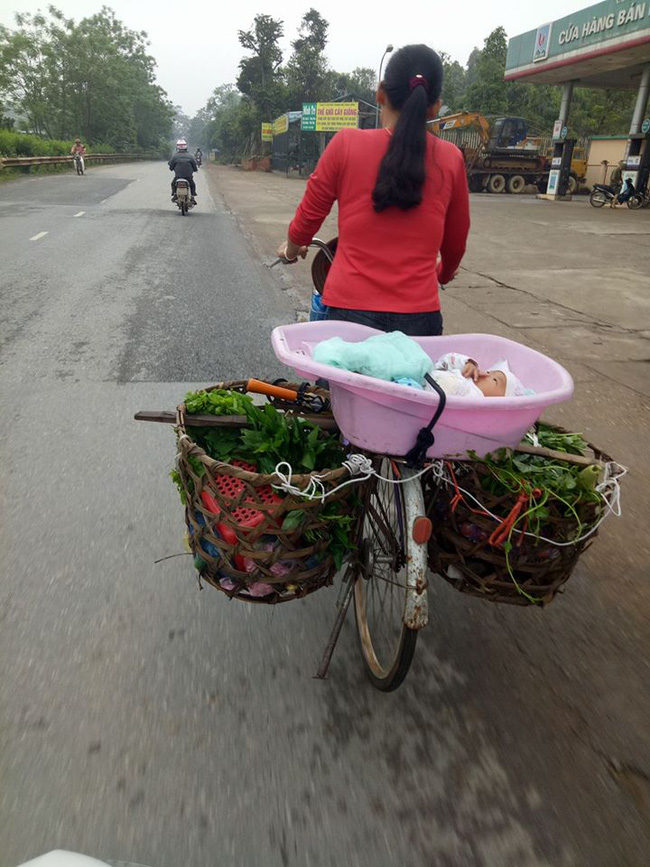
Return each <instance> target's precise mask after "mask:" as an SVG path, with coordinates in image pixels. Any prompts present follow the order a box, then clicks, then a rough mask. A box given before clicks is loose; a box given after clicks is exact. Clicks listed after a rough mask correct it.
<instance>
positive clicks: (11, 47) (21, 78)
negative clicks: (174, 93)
mask: <svg viewBox="0 0 650 867" xmlns="http://www.w3.org/2000/svg"><path fill="white" fill-rule="evenodd" d="M15 20H16V28H15V29H14V30H9V29H8V28H0V99H1V100H3V101H4V102H6V103H8V104H9V105H10V106H11V107H12V109H13V110H14V111H15V112H16V114H17V115H18V116H20V117H23V118H25V126H26V127H27V128H28V129H29V130H30V131H32V132H36V133H38V134H39V135H42V136H47V137H49V138H53V137H57V136H58V137H60V138H69V137H71V136H74V135H77V134H78V135H81V136H83V137H84V138H85V139H86V140H87V141H89V142H91V143H92V142H105V143H108V144H112V145H114V146H115V147H118V148H120V147H123V148H126V147H132V146H134V145H140V146H141V147H148V148H149V147H156V146H157V145H158V144H159V143H160V142H161V141H162V140H163V139H165V138H166V137H167V136H168V135H169V131H170V125H171V117H172V112H171V106H170V104H169V101H168V99H167V97H166V94H165V93H164V91H162V89H161V88H160V87H159V86H158V85H157V84H156V82H155V62H154V60H153V58H152V57H150V56H149V54H148V53H147V46H148V42H147V36H146V33H143V32H135V31H132V30H129V29H128V28H126V27H125V26H124V24H123V23H122V22H121V21H119V19H117V18H116V16H115V13H114V12H113V11H112V10H111V9H109V8H107V7H103V8H102V10H101V11H100V12H99V13H97V14H95V15H93V16H91V17H89V18H84V19H82V20H81V21H80V22H79V23H78V24H76V23H75V22H74V20H72V19H69V18H66V17H65V16H64V15H63V13H62V12H61V11H60V10H58V9H57V8H56V7H54V6H50V7H49V9H48V14H47V15H44V14H42V13H40V12H39V13H37V14H36V15H16V16H15Z"/></svg>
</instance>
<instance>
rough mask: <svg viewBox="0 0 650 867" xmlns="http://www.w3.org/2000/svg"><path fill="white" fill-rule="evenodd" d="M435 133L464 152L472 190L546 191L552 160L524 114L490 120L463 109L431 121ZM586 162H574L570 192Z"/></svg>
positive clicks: (429, 124)
mask: <svg viewBox="0 0 650 867" xmlns="http://www.w3.org/2000/svg"><path fill="white" fill-rule="evenodd" d="M427 126H428V129H429V131H430V132H431V133H433V134H434V135H437V136H440V137H441V138H445V139H448V140H450V141H452V142H453V143H454V144H456V145H457V146H458V147H459V148H460V150H461V151H462V153H463V157H464V159H465V165H466V167H467V179H468V183H469V188H470V190H472V192H480V191H481V190H485V189H486V190H488V192H490V193H503V192H508V193H523V192H524V190H525V188H526V186H527V185H528V184H535V186H536V187H537V188H538V189H539V190H540V191H541V192H546V185H547V182H548V173H549V169H550V159H549V157H548V156H547V154H545V153H542V149H543V142H542V139H541V138H540V136H533V135H530V134H529V132H528V127H527V125H526V121H525V120H524V119H523V117H496V118H494V119H492V120H488V119H487V118H486V117H484V116H483V115H482V114H479V113H478V112H474V111H461V112H458V113H457V114H448V115H446V116H445V117H438V118H436V119H435V120H432V121H429V123H428V125H427ZM585 164H586V161H585V160H584V159H583V160H580V159H574V160H573V161H572V163H571V179H570V182H569V191H570V192H575V191H576V190H577V188H578V184H579V181H580V180H582V177H583V176H584V172H585V170H586V165H585Z"/></svg>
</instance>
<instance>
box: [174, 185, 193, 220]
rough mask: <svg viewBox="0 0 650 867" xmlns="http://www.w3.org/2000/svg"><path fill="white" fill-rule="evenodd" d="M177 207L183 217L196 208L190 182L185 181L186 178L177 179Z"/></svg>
mask: <svg viewBox="0 0 650 867" xmlns="http://www.w3.org/2000/svg"><path fill="white" fill-rule="evenodd" d="M174 201H175V202H176V205H177V206H178V209H179V210H180V212H181V216H183V217H184V216H185V214H187V213H188V211H191V210H192V208H193V207H194V204H193V203H192V194H191V192H190V182H189V181H187V180H185V178H177V179H176V193H175V199H174Z"/></svg>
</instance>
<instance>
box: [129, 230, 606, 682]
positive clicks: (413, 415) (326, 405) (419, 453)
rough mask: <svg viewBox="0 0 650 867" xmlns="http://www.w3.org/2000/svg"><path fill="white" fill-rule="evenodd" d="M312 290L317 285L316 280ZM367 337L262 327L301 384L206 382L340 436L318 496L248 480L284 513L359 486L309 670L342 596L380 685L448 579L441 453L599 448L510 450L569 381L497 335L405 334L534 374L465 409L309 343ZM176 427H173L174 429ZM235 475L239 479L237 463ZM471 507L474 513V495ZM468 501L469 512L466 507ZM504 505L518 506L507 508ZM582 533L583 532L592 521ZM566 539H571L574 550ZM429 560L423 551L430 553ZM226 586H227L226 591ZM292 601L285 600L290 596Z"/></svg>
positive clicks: (279, 481)
mask: <svg viewBox="0 0 650 867" xmlns="http://www.w3.org/2000/svg"><path fill="white" fill-rule="evenodd" d="M315 246H317V247H319V248H320V250H321V251H323V246H327V245H323V242H321V241H318V242H315ZM329 252H330V253H331V250H330V251H329ZM281 261H286V260H283V259H282V258H280V259H279V260H276V262H274V263H272V264H274V265H275V264H277V262H281ZM312 276H313V272H312ZM315 288H318V287H317V285H316V284H315ZM376 333H377V332H375V331H374V330H373V329H368V328H366V327H365V326H361V325H356V324H353V323H346V322H337V321H312V322H304V323H294V324H290V325H286V326H278V327H277V328H275V329H274V331H273V333H272V345H273V349H274V352H275V355H276V357H277V358H278V359H279V360H280V361H281V362H283V363H284V364H285V365H287V366H288V367H290V368H292V369H293V370H294V371H295V372H296V373H297V374H298V376H299V377H300V379H302V380H303V384H302V385H295V386H294V385H290V384H287V383H286V382H285V381H276V382H275V383H265V382H260V381H259V380H248V381H242V382H241V383H240V382H237V383H230V384H224V383H221V384H220V385H218V386H214V387H213V388H218V389H228V388H233V387H235V388H236V389H237V390H238V391H243V392H244V393H247V392H251V393H258V394H265V395H267V396H268V397H270V398H273V399H274V403H275V406H276V408H278V409H280V410H282V411H285V412H289V413H290V414H291V415H294V416H295V415H302V416H304V418H305V419H307V420H309V421H310V422H312V423H316V424H318V425H319V426H321V427H322V428H323V429H324V430H328V431H334V432H335V433H336V434H337V435H338V436H340V437H341V439H342V440H343V442H344V443H345V444H346V446H347V449H348V451H347V458H346V459H345V461H344V463H343V466H342V467H339V468H335V469H333V470H328V471H327V472H326V474H325V475H322V476H321V477H320V478H321V479H323V480H325V478H326V476H329V477H330V479H331V477H332V474H333V473H335V474H336V479H337V481H336V483H335V485H336V486H335V487H332V486H331V485H330V486H329V487H328V488H327V493H326V491H325V487H324V486H323V485H322V484H321V485H320V486H319V484H318V476H316V477H315V478H311V483H310V484H311V487H309V486H308V487H305V488H302V487H299V488H296V486H295V485H293V484H292V469H291V467H290V465H289V464H287V463H286V461H285V462H284V465H283V467H284V468H282V467H281V465H278V466H277V467H276V469H275V474H274V475H272V476H265V477H264V480H263V482H257V483H258V484H267V485H272V488H273V490H274V491H275V494H276V495H281V494H282V493H284V495H285V496H289V497H290V501H291V503H292V505H290V506H287V508H292V509H296V508H298V509H300V506H297V505H296V503H297V502H299V501H300V498H301V497H304V498H306V499H308V500H313V499H318V500H320V499H321V497H322V502H323V503H325V502H326V497H327V496H332V495H335V494H336V495H337V496H338V494H337V492H338V491H339V490H340V488H341V487H342V486H346V485H353V484H355V483H359V484H360V487H359V492H360V495H359V497H358V498H356V499H355V500H354V502H353V505H351V507H350V508H351V512H350V514H351V515H352V516H353V517H354V518H355V523H354V525H353V526H354V533H353V544H352V545H351V547H350V549H349V551H350V553H349V555H348V560H347V563H345V564H344V570H343V575H342V583H341V588H340V591H339V596H338V600H337V606H338V613H337V616H336V619H335V622H334V625H333V628H332V631H331V634H330V638H329V641H328V643H327V646H326V648H325V652H324V654H323V657H322V660H321V663H320V666H319V669H318V672H317V674H316V677H318V678H321V679H322V678H324V677H326V675H327V671H328V668H329V665H330V661H331V659H332V655H333V652H334V648H335V646H336V643H337V641H338V638H339V635H340V632H341V629H342V626H343V623H344V620H345V618H346V615H347V612H348V610H349V606H350V604H352V603H353V604H354V611H355V622H356V628H357V633H358V638H359V643H360V649H361V653H362V657H363V661H364V666H365V668H366V672H367V674H368V676H369V679H370V681H371V682H372V684H373V686H375V687H376V688H377V689H379V690H381V691H384V692H389V691H392V690H394V689H396V688H397V687H398V686H399V685H400V684H401V683H402V682H403V680H404V678H405V677H406V675H407V673H408V671H409V667H410V665H411V662H412V660H413V657H414V652H415V648H416V644H417V639H418V634H419V632H420V631H421V630H422V629H423V628H424V627H425V626H426V625H427V623H428V616H429V599H428V589H429V568H432V569H434V571H436V572H438V573H440V574H441V575H443V577H446V579H447V580H448V581H450V583H453V581H451V580H450V579H451V577H452V576H451V575H450V570H449V568H447V567H445V566H444V565H440V562H441V561H440V562H439V558H438V556H437V555H436V556H434V555H433V554H432V552H434V554H435V552H436V551H437V545H438V542H437V539H434V538H433V534H434V530H435V527H434V520H435V521H438V520H439V516H438V515H437V512H436V511H435V508H434V504H435V497H433V496H431V494H432V493H434V494H435V492H436V491H437V490H438V491H440V490H442V486H443V485H445V486H447V487H446V490H447V491H451V494H453V492H454V491H455V494H456V496H455V497H454V501H455V500H456V499H457V498H460V497H461V492H462V490H463V488H462V484H461V486H460V487H459V485H458V483H457V481H456V477H455V475H454V473H453V470H452V472H451V478H452V480H453V487H450V485H451V484H452V483H451V482H450V479H449V473H448V472H446V471H445V463H444V462H448V461H449V460H450V459H451V460H453V461H456V460H467V459H468V456H469V457H472V458H473V457H479V458H480V457H482V456H483V455H486V454H490V453H493V452H494V451H495V450H497V449H499V448H502V447H504V446H505V447H507V448H511V449H513V450H519V451H523V452H526V451H528V452H531V450H532V453H533V454H542V455H544V456H545V457H547V458H549V457H550V458H551V459H553V460H564V461H566V462H569V463H577V464H580V465H581V466H582V467H587V466H593V464H594V463H598V462H599V458H602V453H599V452H597V451H596V450H595V449H592V450H593V451H594V454H595V458H594V459H591V458H587V457H584V456H577V455H571V454H566V453H564V452H562V453H560V452H550V451H549V450H548V449H546V450H544V449H541V450H540V449H538V448H537V446H535V444H534V443H533V445H532V446H526V447H522V446H521V440H522V439H523V438H524V436H525V434H526V432H527V431H529V430H530V429H531V427H532V426H533V425H534V424H535V422H536V421H537V420H538V419H539V417H540V415H541V413H542V411H543V409H544V408H545V407H547V406H549V405H550V404H553V403H559V402H562V401H564V400H567V399H568V398H569V397H570V396H571V394H572V392H573V382H572V380H571V377H570V376H569V374H568V373H567V371H566V370H564V368H562V367H561V366H560V365H559V364H557V363H556V362H555V361H553V360H552V359H550V358H547V357H546V356H544V355H542V354H541V353H539V352H536V351H535V350H533V349H530V348H528V347H526V346H523V345H521V344H518V343H515V342H514V341H510V340H507V339H506V338H501V337H497V336H495V335H476V334H470V335H462V334H461V335H452V336H441V337H423V338H414V339H415V340H416V341H417V342H418V343H419V344H420V346H421V347H422V348H423V349H424V350H425V352H426V353H427V354H428V355H429V356H430V357H431V358H436V357H439V355H440V354H444V353H445V352H446V351H456V352H461V353H467V354H470V353H471V354H472V355H473V357H476V358H478V359H479V360H480V359H481V358H485V359H486V361H489V359H490V358H494V357H500V356H502V355H507V356H509V358H510V360H511V361H512V362H514V363H515V364H518V365H521V366H522V367H523V368H524V369H527V370H528V371H529V372H530V375H531V376H532V375H533V374H532V372H533V371H534V376H535V378H534V379H533V380H532V381H531V386H532V387H535V388H539V391H536V392H534V393H533V394H532V395H530V396H527V397H526V398H525V399H523V398H521V397H517V398H503V399H500V400H501V402H500V403H499V404H496V403H493V402H491V401H486V402H485V403H480V404H477V405H475V406H473V408H472V411H470V412H468V406H467V404H463V400H467V398H465V399H458V398H457V399H456V400H455V401H454V400H453V399H450V400H449V401H447V398H446V396H445V394H444V392H443V391H442V390H441V389H440V388H439V387H436V388H434V391H433V392H427V391H419V390H417V389H413V388H407V387H406V386H403V385H399V384H397V383H393V382H387V381H383V380H376V379H371V378H370V377H367V376H362V375H360V374H357V373H354V372H351V371H348V370H344V369H341V368H337V367H330V366H326V365H323V364H319V363H318V362H316V361H315V360H314V359H313V357H312V351H313V349H314V347H315V346H317V345H318V344H319V343H321V342H322V341H323V340H325V339H327V338H329V337H332V336H337V337H342V338H343V339H345V340H352V341H353V342H354V341H358V340H363V339H365V338H367V337H369V336H371V335H373V334H376ZM305 380H310V381H312V382H314V381H315V382H316V383H317V388H316V390H318V386H320V387H321V388H320V390H321V391H322V386H323V381H324V380H326V384H327V386H328V389H329V391H328V394H327V400H324V399H323V397H322V395H320V396H318V401H319V407H320V408H318V407H315V405H314V402H313V400H311V398H313V397H314V394H313V392H314V391H315V388H314V386H310V385H309V384H308V383H307V382H305ZM459 400H460V403H459ZM277 401H279V403H278V402H277ZM181 410H183V412H181ZM180 418H185V415H184V407H179V410H178V413H172V412H167V413H164V412H163V413H160V412H155V413H151V412H149V413H146V412H143V413H138V414H137V415H136V419H140V420H144V421H157V422H161V421H162V422H167V423H176V424H177V425H179V424H180V422H179V419H180ZM185 423H187V424H189V423H190V420H189V418H186V419H185ZM191 424H194V425H199V426H201V425H205V424H215V425H221V426H225V427H232V426H234V425H235V424H238V425H243V426H245V424H246V419H245V418H244V417H242V418H240V419H236V418H235V417H233V416H229V417H225V418H223V419H220V418H218V417H216V418H215V417H212V416H206V415H197V416H194V417H193V419H192V422H191ZM180 429H181V431H182V432H183V434H185V427H184V425H183V426H181V428H180ZM185 439H186V440H187V439H188V438H187V437H185ZM188 442H189V441H188ZM187 447H188V448H189V450H190V451H188V454H189V453H190V452H191V453H192V454H196V451H194V452H192V451H191V450H192V449H195V448H196V447H195V446H194V445H193V444H191V442H189V445H188V446H187ZM184 448H185V446H184ZM602 459H604V458H602ZM208 460H211V459H208ZM610 460H611V459H610ZM212 463H213V464H215V465H216V466H220V467H221V470H220V472H224V469H225V466H228V462H227V461H226V463H225V465H224V464H221V465H220V464H218V463H217V462H215V461H214V460H212ZM599 466H600V467H603V466H604V464H603V463H600V464H599ZM281 469H282V472H281ZM346 471H347V472H346ZM233 472H234V470H233ZM238 472H239V474H240V476H241V473H242V471H241V470H239V471H238ZM457 472H458V470H457ZM298 478H303V479H305V478H308V477H305V476H302V477H298ZM296 484H298V482H297V480H296ZM300 484H305V483H304V482H302V483H300ZM328 484H329V483H328ZM616 485H617V482H616V481H615V482H614V485H613V487H612V491H609V490H608V493H607V497H609V499H608V498H607V497H606V496H605V495H603V499H604V500H605V502H606V504H607V506H608V508H609V510H610V511H615V508H616V496H617V492H616ZM319 489H320V491H321V493H319ZM612 492H613V493H612ZM465 493H466V494H467V491H465ZM451 494H449V496H451ZM470 496H471V495H470ZM514 499H516V497H515V498H514ZM264 502H266V501H264ZM468 503H469V501H468ZM476 503H478V500H477V501H476V502H474V503H472V504H471V505H472V506H474V511H475V512H476ZM612 503H613V505H612ZM224 508H227V505H226V506H224ZM251 508H255V507H254V506H251ZM478 508H479V510H480V509H482V507H481V504H480V503H479V504H478ZM432 509H433V511H432ZM468 509H469V511H470V512H471V511H472V508H471V506H470V505H468ZM218 512H219V510H218V509H217V513H218ZM479 513H480V514H481V515H483V516H485V515H489V517H490V518H491V519H493V520H494V522H495V523H494V528H496V529H499V530H502V529H503V527H504V526H505V527H507V520H506V519H504V518H499V517H495V515H494V512H493V513H492V514H491V515H490V513H489V512H486V511H485V509H483V510H482V511H480V512H479ZM513 513H515V515H516V514H518V512H516V510H515V508H514V507H513ZM513 520H514V518H513ZM283 526H284V525H283ZM496 529H495V532H496ZM225 532H226V531H225V530H224V531H222V533H223V534H224V535H223V538H226V536H225ZM521 532H525V531H521ZM591 532H595V529H594V530H593V531H591ZM485 535H486V536H487V535H488V534H485ZM493 535H494V534H493ZM528 535H531V534H528ZM532 535H533V536H534V535H535V534H534V533H533V534H532ZM522 538H523V537H522ZM585 539H586V537H585ZM462 541H463V540H461V542H462ZM546 541H548V540H546ZM578 543H580V546H581V547H578ZM232 544H234V541H233V543H232ZM495 544H496V543H495ZM565 544H571V545H573V546H574V548H572V549H566V550H567V558H568V559H567V561H566V562H567V564H568V565H567V567H566V570H565V572H564V573H563V574H562V576H561V577H560V579H559V580H557V581H556V582H555V584H553V586H552V587H551V588H550V591H551V592H550V598H552V597H553V595H554V593H555V592H557V589H558V588H559V587H560V586H561V584H563V583H564V581H566V580H567V578H568V576H569V574H570V572H571V570H572V569H573V567H574V565H575V562H576V560H577V557H578V555H579V553H580V551H581V550H582V549H583V547H584V546H585V544H586V541H585V540H583V539H579V540H577V541H576V542H575V543H574V542H570V543H565ZM470 548H471V545H470ZM496 552H497V549H496V548H495V549H491V552H490V553H489V554H488V557H489V560H490V562H493V561H494V559H495V558H497V557H498V556H503V553H502V554H501V555H499V554H498V553H496ZM195 553H196V551H195ZM438 553H439V552H438ZM470 554H471V552H470ZM278 556H280V555H278ZM463 556H464V555H463ZM506 556H507V555H506ZM430 557H432V558H433V559H431V560H430ZM559 560H560V554H559V553H558V562H559ZM447 562H449V561H447ZM544 562H545V563H547V564H549V566H548V568H549V569H552V568H555V567H553V566H552V564H553V563H555V562H556V561H555V560H554V559H553V558H551V559H548V560H545V561H544ZM239 568H241V567H239ZM539 568H542V567H539ZM543 568H546V566H544V567H543ZM511 574H512V573H511ZM204 577H205V580H206V581H208V582H209V583H212V584H215V586H218V585H219V579H217V580H216V582H215V581H214V580H210V578H209V576H204ZM490 580H492V579H490ZM231 583H232V582H231ZM326 583H329V581H327V582H326ZM537 583H539V581H538V582H537ZM320 586H322V585H320ZM503 587H504V585H503V584H501V585H499V588H500V589H499V590H498V592H497V593H496V594H495V593H492V598H493V599H496V601H511V602H512V601H515V602H518V603H520V604H528V603H527V602H526V601H525V600H524V599H523V597H518V593H519V586H518V584H517V582H516V581H515V579H514V578H513V583H511V584H510V583H507V588H506V590H503V589H502V588H503ZM220 589H223V588H220ZM459 589H461V588H459ZM488 589H489V588H488ZM492 589H494V588H492ZM236 591H237V588H236V587H235V588H234V591H233V592H236ZM483 591H484V588H483V587H481V588H480V589H479V592H478V593H476V592H474V591H473V590H472V589H466V590H465V592H470V593H471V592H473V593H474V595H483V596H484V598H485V597H486V596H488V598H489V594H488V593H485V592H483ZM293 592H294V591H292V593H293ZM506 594H510V598H508V599H506V598H504V595H506ZM513 597H516V598H513ZM292 598H296V597H295V595H294V596H292ZM529 599H530V597H529ZM249 601H257V602H261V601H263V600H260V599H253V600H249ZM279 601H283V600H282V599H279ZM532 601H542V600H539V599H535V600H532ZM544 601H548V600H544Z"/></svg>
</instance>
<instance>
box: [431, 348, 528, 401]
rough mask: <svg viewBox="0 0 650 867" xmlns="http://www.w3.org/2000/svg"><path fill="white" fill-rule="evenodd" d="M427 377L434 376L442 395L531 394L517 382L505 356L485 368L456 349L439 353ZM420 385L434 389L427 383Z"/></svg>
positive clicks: (499, 395) (513, 395)
mask: <svg viewBox="0 0 650 867" xmlns="http://www.w3.org/2000/svg"><path fill="white" fill-rule="evenodd" d="M427 377H431V378H432V379H435V381H436V382H437V383H438V385H439V386H440V388H442V390H443V391H444V392H445V394H447V395H454V396H457V397H517V396H520V395H524V394H533V393H534V392H533V391H532V390H531V389H529V388H525V387H524V386H523V385H522V384H521V382H520V381H519V379H518V378H517V377H516V376H515V374H514V373H513V372H512V371H511V370H510V365H509V364H508V362H507V361H506V360H505V359H503V360H501V361H499V362H497V363H496V364H493V365H491V367H490V369H489V370H481V369H480V368H479V366H478V363H477V362H476V361H474V359H473V358H470V357H469V356H468V355H461V353H459V352H448V353H447V354H446V355H443V356H441V357H440V358H439V359H438V360H437V361H436V363H435V364H434V366H433V369H432V370H430V371H429V373H428V374H427ZM427 377H425V379H426V378H427ZM424 388H425V389H426V390H427V391H433V390H434V389H433V387H432V386H431V385H429V384H428V383H426V384H425V386H424Z"/></svg>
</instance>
